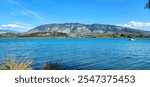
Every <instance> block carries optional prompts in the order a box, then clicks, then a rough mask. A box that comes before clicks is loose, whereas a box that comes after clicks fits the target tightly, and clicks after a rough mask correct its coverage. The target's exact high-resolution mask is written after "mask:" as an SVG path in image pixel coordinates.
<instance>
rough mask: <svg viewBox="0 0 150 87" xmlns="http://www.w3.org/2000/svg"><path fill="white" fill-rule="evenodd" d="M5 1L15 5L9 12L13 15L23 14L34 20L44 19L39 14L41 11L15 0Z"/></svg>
mask: <svg viewBox="0 0 150 87" xmlns="http://www.w3.org/2000/svg"><path fill="white" fill-rule="evenodd" d="M7 2H8V3H10V4H13V5H15V7H14V8H13V10H12V11H11V12H10V14H11V15H13V16H25V17H29V18H33V19H36V20H41V21H42V20H44V18H43V17H42V16H41V13H39V12H37V11H34V10H32V9H29V8H27V7H25V6H23V5H22V4H21V3H19V2H18V1H16V0H7Z"/></svg>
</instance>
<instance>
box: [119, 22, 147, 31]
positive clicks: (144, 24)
mask: <svg viewBox="0 0 150 87" xmlns="http://www.w3.org/2000/svg"><path fill="white" fill-rule="evenodd" d="M117 25H119V26H123V27H129V28H134V29H141V30H148V31H150V22H138V21H130V22H128V23H127V24H117Z"/></svg>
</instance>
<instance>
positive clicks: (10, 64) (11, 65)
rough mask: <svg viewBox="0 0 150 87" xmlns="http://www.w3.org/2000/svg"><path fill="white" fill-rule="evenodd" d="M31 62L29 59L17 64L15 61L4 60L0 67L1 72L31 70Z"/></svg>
mask: <svg viewBox="0 0 150 87" xmlns="http://www.w3.org/2000/svg"><path fill="white" fill-rule="evenodd" d="M31 65H32V62H31V61H29V59H22V60H21V61H20V62H19V63H17V62H16V60H13V59H9V60H6V61H5V62H4V63H3V64H2V66H1V67H0V69H1V70H32V67H31Z"/></svg>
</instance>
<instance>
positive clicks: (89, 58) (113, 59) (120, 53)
mask: <svg viewBox="0 0 150 87" xmlns="http://www.w3.org/2000/svg"><path fill="white" fill-rule="evenodd" d="M10 57H12V58H16V59H17V60H18V61H19V60H21V59H22V58H30V59H33V60H34V67H41V66H43V64H45V62H48V61H50V60H53V61H55V60H61V61H62V63H63V64H64V65H65V66H67V67H68V69H71V70H150V39H137V40H136V41H129V40H128V39H126V38H114V39H113V38H95V39H94V38H92V39H88V38H86V39H85V38H78V39H75V38H72V39H71V38H66V39H63V38H62V39H51V38H17V39H16V38H15V39H13V38H9V39H0V62H1V63H2V62H3V61H4V60H5V59H7V58H10Z"/></svg>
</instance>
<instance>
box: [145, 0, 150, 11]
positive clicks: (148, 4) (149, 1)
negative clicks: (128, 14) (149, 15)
mask: <svg viewBox="0 0 150 87" xmlns="http://www.w3.org/2000/svg"><path fill="white" fill-rule="evenodd" d="M145 8H148V9H150V0H148V2H147V3H146V6H145Z"/></svg>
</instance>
